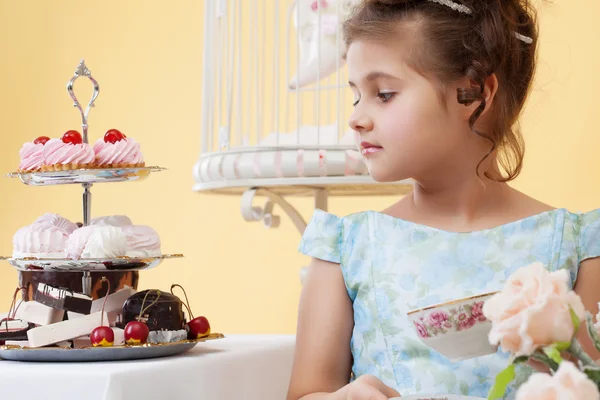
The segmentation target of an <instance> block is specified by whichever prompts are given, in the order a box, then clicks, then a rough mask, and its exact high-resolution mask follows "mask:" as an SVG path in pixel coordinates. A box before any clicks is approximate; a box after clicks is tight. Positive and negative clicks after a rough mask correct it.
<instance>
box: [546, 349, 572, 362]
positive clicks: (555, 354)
mask: <svg viewBox="0 0 600 400" xmlns="http://www.w3.org/2000/svg"><path fill="white" fill-rule="evenodd" d="M568 347H570V345H569V346H567V348H568ZM543 350H544V354H546V355H547V356H548V358H550V359H551V360H552V361H554V362H555V363H557V364H560V363H561V362H562V360H563V359H562V357H561V355H560V351H559V350H558V349H557V348H556V345H552V346H546V347H544V349H543Z"/></svg>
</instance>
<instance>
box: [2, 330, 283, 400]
mask: <svg viewBox="0 0 600 400" xmlns="http://www.w3.org/2000/svg"><path fill="white" fill-rule="evenodd" d="M294 344H295V337H294V336H288V335H230V336H227V337H226V338H225V339H220V340H215V341H212V342H206V343H200V344H198V345H197V346H196V347H195V348H194V349H192V350H191V351H189V352H187V353H185V354H182V355H179V356H174V357H168V358H162V359H154V360H139V361H120V362H98V363H25V362H16V361H6V360H2V361H0V399H15V400H17V399H18V400H28V399H32V400H33V399H35V400H39V399H44V400H59V399H60V400H71V399H73V400H138V399H139V400H142V399H144V400H146V399H150V400H154V399H156V400H162V399H168V400H185V399H194V400H204V399H206V400H282V399H285V397H286V392H287V386H288V383H289V379H290V374H291V368H292V359H293V353H294Z"/></svg>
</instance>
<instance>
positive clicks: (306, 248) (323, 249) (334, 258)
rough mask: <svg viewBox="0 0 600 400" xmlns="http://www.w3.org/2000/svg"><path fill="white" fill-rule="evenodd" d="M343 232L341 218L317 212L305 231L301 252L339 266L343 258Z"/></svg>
mask: <svg viewBox="0 0 600 400" xmlns="http://www.w3.org/2000/svg"><path fill="white" fill-rule="evenodd" d="M342 231H343V221H342V219H341V218H339V217H337V216H335V215H333V214H329V213H327V212H325V211H321V210H316V211H315V213H314V215H313V217H312V219H311V221H310V222H309V224H308V226H307V227H306V230H305V231H304V235H303V236H302V241H301V242H300V247H299V251H300V252H301V253H302V254H305V255H307V256H310V257H314V258H318V259H320V260H323V261H329V262H332V263H337V264H339V263H340V262H341V258H342V236H343V232H342Z"/></svg>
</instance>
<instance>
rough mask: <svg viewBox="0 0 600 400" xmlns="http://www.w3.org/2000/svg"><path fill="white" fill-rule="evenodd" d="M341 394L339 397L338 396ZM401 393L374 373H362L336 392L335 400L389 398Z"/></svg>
mask: <svg viewBox="0 0 600 400" xmlns="http://www.w3.org/2000/svg"><path fill="white" fill-rule="evenodd" d="M338 396H339V397H338ZM392 397H400V393H398V392H397V391H395V390H394V389H392V388H391V387H388V386H386V385H385V384H384V383H383V382H381V381H380V380H379V379H377V378H376V377H374V376H373V375H362V376H360V377H359V378H358V379H356V380H355V381H354V382H352V383H350V384H349V385H346V386H344V387H343V388H341V389H340V390H338V391H337V392H336V393H335V396H334V399H335V400H338V399H339V400H388V399H390V398H392Z"/></svg>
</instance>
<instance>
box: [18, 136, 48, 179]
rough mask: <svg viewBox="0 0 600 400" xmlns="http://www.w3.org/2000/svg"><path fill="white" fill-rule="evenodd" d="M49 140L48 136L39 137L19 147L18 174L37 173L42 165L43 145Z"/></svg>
mask: <svg viewBox="0 0 600 400" xmlns="http://www.w3.org/2000/svg"><path fill="white" fill-rule="evenodd" d="M49 140H50V138H49V137H48V136H40V137H39V138H37V139H35V140H34V141H33V142H27V143H25V144H24V145H23V147H21V151H20V152H19V156H20V159H21V161H20V162H19V169H18V171H19V172H37V171H40V170H41V169H42V165H44V145H45V144H46V142H48V141H49Z"/></svg>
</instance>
